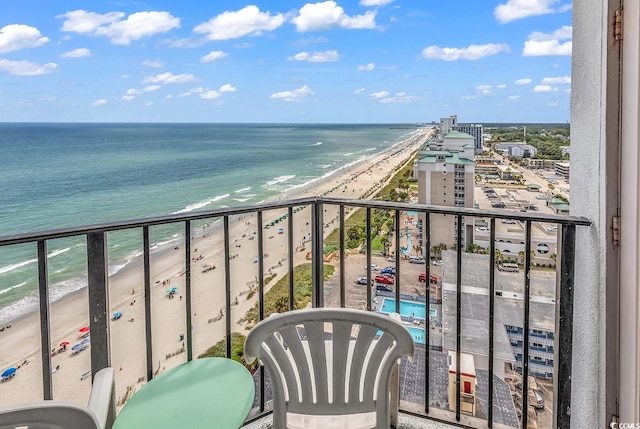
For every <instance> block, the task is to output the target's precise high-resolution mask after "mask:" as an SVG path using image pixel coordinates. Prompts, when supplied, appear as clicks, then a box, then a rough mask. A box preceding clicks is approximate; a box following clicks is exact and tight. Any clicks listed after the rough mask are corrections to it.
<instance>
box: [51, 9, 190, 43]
mask: <svg viewBox="0 0 640 429" xmlns="http://www.w3.org/2000/svg"><path fill="white" fill-rule="evenodd" d="M124 17H125V14H124V13H123V12H108V13H105V14H99V13H95V12H87V11H86V10H81V9H80V10H74V11H71V12H67V13H64V14H62V15H58V18H64V19H65V21H64V23H63V24H62V29H61V30H62V31H68V32H73V33H78V34H83V35H87V36H98V37H107V38H108V39H109V40H110V41H111V43H113V44H115V45H128V44H130V43H131V42H132V41H134V40H138V39H141V38H143V37H150V36H153V35H155V34H161V33H166V32H168V31H170V30H172V29H174V28H180V18H175V17H174V16H172V15H171V14H170V13H169V12H157V11H144V12H136V13H132V14H131V15H129V16H128V17H127V18H124ZM123 18H124V19H123Z"/></svg>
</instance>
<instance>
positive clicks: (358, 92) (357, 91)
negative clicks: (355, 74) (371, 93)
mask: <svg viewBox="0 0 640 429" xmlns="http://www.w3.org/2000/svg"><path fill="white" fill-rule="evenodd" d="M365 91H366V88H358V89H356V90H355V91H353V93H354V94H362V93H363V92H365Z"/></svg>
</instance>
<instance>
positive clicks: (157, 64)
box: [142, 60, 164, 69]
mask: <svg viewBox="0 0 640 429" xmlns="http://www.w3.org/2000/svg"><path fill="white" fill-rule="evenodd" d="M142 65H143V66H145V67H150V68H152V69H161V68H164V63H163V62H162V61H160V60H144V61H143V62H142Z"/></svg>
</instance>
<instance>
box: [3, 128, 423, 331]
mask: <svg viewBox="0 0 640 429" xmlns="http://www.w3.org/2000/svg"><path fill="white" fill-rule="evenodd" d="M428 129H429V128H415V129H411V130H412V131H414V132H412V133H407V135H405V136H403V137H404V138H403V139H402V140H397V141H395V142H394V143H393V145H391V146H389V147H387V148H385V149H384V150H382V151H380V152H373V153H371V154H368V155H366V156H364V157H363V158H361V159H359V160H356V161H352V162H350V163H349V164H346V165H344V166H341V167H339V168H336V169H335V170H333V171H331V172H328V173H326V174H324V175H322V176H319V177H316V178H314V179H311V180H309V181H307V182H305V183H301V184H298V185H293V186H291V187H289V188H287V189H285V190H283V191H280V192H279V193H278V194H275V195H272V196H270V197H268V198H266V199H264V200H261V201H260V202H259V203H265V202H272V201H278V200H282V199H293V198H301V197H305V196H308V191H309V190H311V189H314V188H316V187H318V186H321V184H322V183H323V182H328V181H334V180H336V179H337V178H338V177H339V176H341V175H343V174H346V173H347V172H349V171H351V170H355V169H357V168H359V166H361V165H363V164H365V163H367V162H369V160H371V159H373V158H375V157H378V156H381V155H383V154H385V153H387V154H392V153H393V152H394V151H395V148H396V147H399V146H401V145H403V144H406V142H407V141H409V140H411V139H412V138H414V137H417V136H420V135H421V133H423V132H424V130H428ZM252 204H253V203H252ZM243 205H244V203H241V204H239V205H238V206H243ZM181 211H182V210H181ZM198 211H199V210H190V211H189V213H194V212H198ZM179 212H180V211H179ZM185 213H187V212H185ZM215 228H222V223H221V222H215V224H214V225H212V228H211V229H210V228H207V229H206V233H207V234H212V233H214V232H215V231H216V229H215ZM197 229H198V227H194V228H193V231H192V233H193V234H196V235H197V233H199V231H198V230H197ZM183 235H184V234H183V231H181V232H180V233H179V236H177V237H164V238H161V239H158V240H154V241H155V243H154V242H152V243H151V247H152V249H151V252H152V254H156V253H163V252H169V251H170V250H171V249H172V248H173V247H174V246H175V244H176V243H178V244H179V243H180V242H182V241H183ZM158 242H159V243H161V244H160V245H159V246H158V248H157V249H155V250H154V249H153V247H154V245H155V244H158ZM141 247H142V246H141V245H140V247H139V248H138V249H137V250H134V252H132V253H135V254H134V255H132V254H131V253H130V254H129V257H125V258H124V259H123V260H121V261H117V263H114V264H110V265H111V266H112V268H113V266H117V267H118V268H117V269H116V270H114V271H113V272H110V274H109V277H110V278H111V277H112V276H115V275H117V274H118V273H121V272H126V271H127V270H129V269H132V268H133V267H136V266H138V264H141V263H142V262H141V261H142V252H141ZM64 283H71V284H76V285H77V289H71V290H70V291H69V292H63V294H62V295H61V296H60V297H57V298H56V299H55V301H52V303H53V302H58V301H59V300H62V299H65V298H66V297H68V296H70V295H72V294H74V293H77V292H78V291H80V290H82V289H84V288H86V287H87V285H86V276H79V277H74V278H70V279H64V280H62V281H60V282H57V283H54V284H50V285H49V288H50V289H49V291H50V294H51V293H52V292H53V291H57V287H56V285H60V284H64ZM58 292H59V291H58ZM55 293H56V292H54V294H55ZM34 298H35V299H34ZM29 301H30V302H29ZM15 307H18V308H15ZM22 307H28V308H30V309H29V310H26V311H24V310H22ZM38 307H39V304H38V302H37V289H36V290H35V291H32V292H31V293H30V294H29V295H27V296H25V297H23V298H20V299H19V300H18V301H15V302H12V303H11V304H9V305H6V306H5V307H3V308H0V326H6V325H11V324H13V323H15V322H17V321H19V320H21V319H23V318H24V317H26V316H28V315H30V314H32V313H37V312H38ZM14 308H15V309H14ZM5 309H7V310H9V311H8V312H9V313H13V314H14V315H10V316H9V317H6V318H3V317H2V312H1V311H2V310H5ZM15 313H18V314H17V315H15ZM5 314H6V313H5Z"/></svg>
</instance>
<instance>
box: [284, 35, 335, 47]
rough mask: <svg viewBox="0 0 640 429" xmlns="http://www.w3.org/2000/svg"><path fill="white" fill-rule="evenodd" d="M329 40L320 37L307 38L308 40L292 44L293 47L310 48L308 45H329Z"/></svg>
mask: <svg viewBox="0 0 640 429" xmlns="http://www.w3.org/2000/svg"><path fill="white" fill-rule="evenodd" d="M328 41H329V39H327V38H326V37H322V36H318V37H307V38H306V39H299V40H296V41H295V42H293V43H291V44H292V45H293V46H308V45H317V44H319V43H327V42H328Z"/></svg>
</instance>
